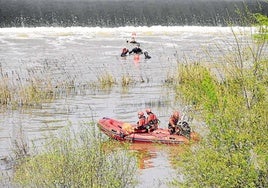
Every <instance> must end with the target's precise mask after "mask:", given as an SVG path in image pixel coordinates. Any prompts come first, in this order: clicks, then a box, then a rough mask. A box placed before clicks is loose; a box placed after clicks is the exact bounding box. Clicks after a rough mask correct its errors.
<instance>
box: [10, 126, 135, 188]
mask: <svg viewBox="0 0 268 188" xmlns="http://www.w3.org/2000/svg"><path fill="white" fill-rule="evenodd" d="M102 135H103V134H101V133H100V132H99V131H97V130H96V129H95V125H94V123H92V124H90V125H83V126H82V128H81V130H80V131H79V132H76V133H74V131H71V130H70V129H66V130H65V131H63V132H61V136H60V137H57V138H55V137H54V138H51V137H50V138H49V139H48V141H47V145H46V146H45V149H44V150H43V152H38V153H37V154H36V155H30V156H29V155H25V156H24V157H22V156H20V158H19V159H18V160H17V164H16V166H15V169H14V170H15V173H14V182H15V184H17V185H19V186H23V187H134V185H135V183H136V170H137V160H136V158H135V156H134V155H133V153H131V152H130V151H129V150H127V147H122V143H119V142H116V141H112V140H109V142H107V138H105V139H104V137H103V136H102ZM119 144H120V145H119Z"/></svg>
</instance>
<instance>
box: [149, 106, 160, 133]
mask: <svg viewBox="0 0 268 188" xmlns="http://www.w3.org/2000/svg"><path fill="white" fill-rule="evenodd" d="M146 113H147V118H146V124H147V125H149V130H150V131H153V130H156V129H157V128H158V121H159V120H158V119H157V117H156V115H155V114H154V113H153V112H152V111H151V109H150V108H147V109H146Z"/></svg>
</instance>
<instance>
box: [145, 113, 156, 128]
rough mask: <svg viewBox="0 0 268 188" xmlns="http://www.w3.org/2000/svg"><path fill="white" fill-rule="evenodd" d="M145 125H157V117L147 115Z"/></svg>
mask: <svg viewBox="0 0 268 188" xmlns="http://www.w3.org/2000/svg"><path fill="white" fill-rule="evenodd" d="M147 124H149V125H155V124H158V119H157V117H156V115H155V114H154V113H150V114H148V117H147Z"/></svg>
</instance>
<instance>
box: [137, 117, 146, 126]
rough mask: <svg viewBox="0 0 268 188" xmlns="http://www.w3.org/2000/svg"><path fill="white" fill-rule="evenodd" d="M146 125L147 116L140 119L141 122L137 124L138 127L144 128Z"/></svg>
mask: <svg viewBox="0 0 268 188" xmlns="http://www.w3.org/2000/svg"><path fill="white" fill-rule="evenodd" d="M145 124H146V118H145V116H142V117H140V118H139V121H138V122H137V125H138V127H143V126H144V125H145Z"/></svg>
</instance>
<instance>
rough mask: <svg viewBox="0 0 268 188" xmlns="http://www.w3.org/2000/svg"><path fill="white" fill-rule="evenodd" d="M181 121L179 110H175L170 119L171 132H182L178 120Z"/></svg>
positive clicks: (169, 127)
mask: <svg viewBox="0 0 268 188" xmlns="http://www.w3.org/2000/svg"><path fill="white" fill-rule="evenodd" d="M179 121H180V113H179V112H178V111H175V112H173V114H172V115H171V116H170V118H169V121H168V130H169V133H170V134H175V133H177V134H180V132H181V130H180V127H179V126H178V122H179Z"/></svg>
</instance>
